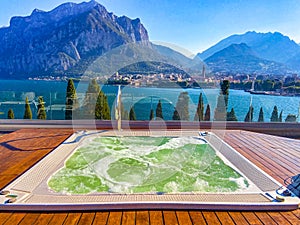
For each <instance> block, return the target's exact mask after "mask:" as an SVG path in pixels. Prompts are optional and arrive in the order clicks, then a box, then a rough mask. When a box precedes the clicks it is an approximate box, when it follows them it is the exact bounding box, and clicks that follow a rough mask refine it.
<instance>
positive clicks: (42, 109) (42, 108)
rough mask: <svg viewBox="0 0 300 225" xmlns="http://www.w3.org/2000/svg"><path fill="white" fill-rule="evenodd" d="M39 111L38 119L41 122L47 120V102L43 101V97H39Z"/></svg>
mask: <svg viewBox="0 0 300 225" xmlns="http://www.w3.org/2000/svg"><path fill="white" fill-rule="evenodd" d="M37 109H38V111H37V118H38V119H39V120H45V119H47V114H46V108H45V102H44V99H43V97H42V96H40V97H39V100H38V106H37Z"/></svg>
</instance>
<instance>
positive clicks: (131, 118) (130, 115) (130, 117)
mask: <svg viewBox="0 0 300 225" xmlns="http://www.w3.org/2000/svg"><path fill="white" fill-rule="evenodd" d="M129 120H136V116H135V112H134V108H133V106H132V107H131V109H130V111H129Z"/></svg>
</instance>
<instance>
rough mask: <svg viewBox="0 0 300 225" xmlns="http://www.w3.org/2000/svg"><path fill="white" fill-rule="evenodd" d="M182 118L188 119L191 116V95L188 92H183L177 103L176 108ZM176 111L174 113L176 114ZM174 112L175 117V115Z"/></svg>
mask: <svg viewBox="0 0 300 225" xmlns="http://www.w3.org/2000/svg"><path fill="white" fill-rule="evenodd" d="M175 111H177V113H178V115H179V118H180V120H186V121H188V120H189V118H190V116H189V95H188V93H187V92H181V93H180V94H179V97H178V100H177V104H176V110H175ZM175 111H174V114H175ZM174 114H173V117H174ZM175 118H178V117H177V116H175Z"/></svg>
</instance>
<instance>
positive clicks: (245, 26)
mask: <svg viewBox="0 0 300 225" xmlns="http://www.w3.org/2000/svg"><path fill="white" fill-rule="evenodd" d="M64 2H67V1H64V0H48V1H45V0H1V1H0V9H1V13H0V26H7V25H8V24H9V20H10V18H11V17H12V16H16V15H20V16H25V15H30V14H31V12H32V10H33V9H35V8H38V9H41V10H45V11H49V10H51V9H53V8H54V7H56V6H58V5H59V4H61V3H64ZM72 2H77V3H79V2H82V0H79V1H77V0H72ZM98 2H99V3H100V4H103V5H104V6H105V7H106V8H107V10H108V11H110V12H113V13H114V14H116V15H117V16H122V15H126V16H128V17H130V18H137V17H138V18H140V19H141V21H142V23H143V24H144V25H145V27H146V28H147V30H148V32H149V36H150V40H151V41H160V42H165V43H170V44H173V45H177V46H179V47H181V48H183V49H187V50H188V51H189V52H192V53H198V52H202V51H203V50H205V49H207V48H208V47H210V46H212V45H214V44H216V43H217V42H218V41H220V40H222V39H223V38H225V37H228V36H230V35H232V34H242V33H245V32H247V31H253V30H254V31H257V32H274V31H279V32H281V33H283V34H285V35H287V36H289V37H290V38H291V39H293V40H294V41H296V42H297V43H300V30H299V28H300V1H299V0H276V1H275V0H98Z"/></svg>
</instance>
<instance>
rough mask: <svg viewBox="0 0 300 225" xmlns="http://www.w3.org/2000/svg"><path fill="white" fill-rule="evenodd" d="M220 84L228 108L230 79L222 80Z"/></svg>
mask: <svg viewBox="0 0 300 225" xmlns="http://www.w3.org/2000/svg"><path fill="white" fill-rule="evenodd" d="M220 86H221V94H222V95H223V96H224V101H225V106H226V110H227V107H228V99H229V88H230V82H229V80H223V81H222V82H221V84H220Z"/></svg>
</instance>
